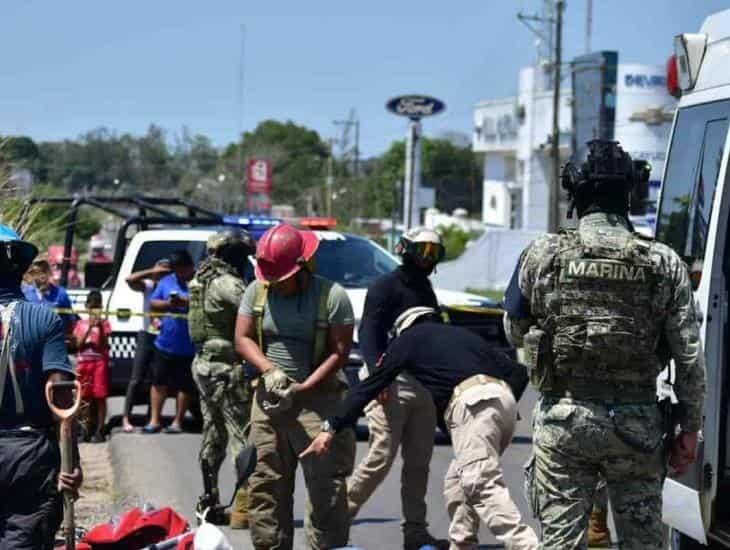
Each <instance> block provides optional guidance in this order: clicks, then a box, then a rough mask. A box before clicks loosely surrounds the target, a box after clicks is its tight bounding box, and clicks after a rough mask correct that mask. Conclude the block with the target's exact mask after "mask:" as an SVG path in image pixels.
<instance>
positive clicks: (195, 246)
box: [61, 196, 514, 395]
mask: <svg viewBox="0 0 730 550" xmlns="http://www.w3.org/2000/svg"><path fill="white" fill-rule="evenodd" d="M65 200H70V199H65ZM115 200H127V201H129V202H128V203H127V204H128V205H132V206H134V207H135V208H141V209H143V212H142V215H137V216H134V215H130V214H125V221H124V223H123V224H122V227H121V229H120V230H119V234H118V237H117V242H116V247H115V261H114V263H113V264H112V266H110V274H109V276H108V277H107V278H106V280H104V282H103V284H101V285H100V286H101V291H102V296H103V298H104V304H105V307H106V309H108V310H109V312H110V315H109V320H110V323H111V325H112V335H111V337H110V348H111V392H112V395H123V394H124V392H125V390H126V385H127V381H128V380H129V375H130V372H131V364H132V359H133V357H134V352H135V342H136V334H137V332H138V331H139V330H141V329H142V317H141V316H139V315H138V314H139V313H141V312H142V295H141V294H140V293H138V292H134V291H133V290H131V289H130V288H129V287H128V286H127V284H126V282H125V278H126V277H127V276H128V275H129V274H130V273H133V272H135V271H139V270H142V269H146V268H149V267H151V266H152V265H153V264H154V263H155V261H157V260H158V259H160V258H164V257H167V256H169V255H170V253H171V252H172V251H174V250H179V249H184V250H187V251H188V252H189V253H190V254H191V256H192V257H193V259H194V260H195V261H196V263H198V262H200V261H202V260H203V259H204V257H205V255H206V246H205V243H206V241H207V239H208V237H209V236H210V235H211V234H212V233H214V232H215V231H217V230H218V229H219V228H220V227H221V226H224V225H229V226H237V227H242V228H244V229H246V230H248V231H249V232H250V233H251V234H252V235H253V236H254V238H258V237H260V236H261V235H262V234H263V232H264V231H266V230H267V229H269V228H270V227H272V226H273V225H275V224H277V223H280V220H276V219H271V218H261V217H249V216H240V217H239V216H223V215H219V214H216V213H212V212H208V211H205V210H203V209H198V207H196V206H195V205H191V204H189V203H185V202H182V201H177V200H174V199H155V198H153V197H144V196H140V197H129V198H127V199H119V198H115ZM160 200H164V201H165V204H164V205H162V206H161V205H160V204H159V202H158V201H160ZM76 201H77V202H76V204H75V206H74V202H73V201H72V202H71V203H70V204H71V205H72V206H71V208H72V209H73V208H79V207H81V206H84V205H90V206H92V207H97V208H98V207H99V205H100V204H101V205H105V204H106V199H105V198H102V197H84V198H80V199H79V198H77V199H76ZM140 205H142V206H140ZM150 205H152V206H155V207H156V210H157V212H156V214H157V215H156V216H155V217H149V216H147V212H146V211H149V210H151V208H150ZM171 206H176V207H183V208H187V209H189V212H188V215H187V216H185V217H183V216H182V215H179V216H178V215H168V214H169V212H167V211H166V210H165V212H164V213H163V212H160V210H162V208H165V209H167V208H169V207H171ZM104 210H105V211H109V209H108V208H104ZM114 210H117V208H114ZM193 212H194V213H195V214H196V215H190V213H193ZM112 213H114V214H118V215H119V214H121V212H116V211H115V212H112ZM302 221H303V222H304V224H303V225H304V226H306V227H310V228H312V229H313V230H314V231H315V233H316V234H317V236H318V237H319V238H320V241H321V242H320V247H319V250H318V251H317V255H316V258H315V259H316V265H317V269H318V273H319V274H320V275H322V276H323V277H326V278H328V279H331V280H333V281H336V282H338V283H340V284H341V285H342V286H343V287H344V288H345V289H346V291H347V293H348V296H349V297H350V300H351V301H352V304H353V308H354V310H355V317H356V322H359V320H360V317H361V315H362V311H363V306H364V302H365V294H366V292H367V287H368V286H369V285H370V283H372V282H373V281H374V280H375V279H376V278H378V277H379V276H381V275H383V274H385V273H388V272H390V271H392V270H394V269H395V268H396V267H397V266H398V260H397V259H396V258H395V257H394V256H393V255H391V254H390V253H389V252H387V251H386V250H385V249H383V248H382V247H381V246H379V245H378V244H377V243H375V242H373V241H372V240H369V239H366V238H363V237H360V236H357V235H352V234H349V233H341V232H339V231H335V230H334V229H331V228H328V227H330V226H332V225H333V223H334V222H332V221H331V220H322V219H312V218H310V219H306V220H302ZM133 226H135V227H136V229H137V231H136V232H135V233H134V235H133V236H132V237H131V238H128V237H127V233H128V232H129V229H130V228H131V227H133ZM69 231H72V228H71V229H69ZM72 244H73V236H72V235H71V236H69V235H67V239H66V245H67V246H69V249H70V246H71V245H72ZM252 262H253V259H252ZM252 274H253V269H252V270H251V276H252ZM63 277H64V273H63V268H62V275H61V283H62V284H63ZM97 280H98V278H97ZM87 292H88V289H83V288H80V289H69V295H70V297H71V300H72V303H73V304H74V309H78V310H82V309H83V307H84V303H85V297H86V293H87ZM435 292H436V295H437V298H438V300H439V302H440V303H441V304H442V306H443V307H444V310H445V311H446V312H447V314H448V315H449V318H450V320H451V322H453V323H455V324H461V325H464V326H467V327H469V328H470V329H471V330H474V331H475V332H477V333H479V334H480V335H481V336H482V337H484V338H485V339H487V340H489V341H490V342H492V343H493V344H494V346H495V347H496V348H500V349H503V350H504V351H506V352H508V353H514V350H512V349H511V348H510V347H509V344H508V343H507V340H506V338H505V335H504V330H503V328H502V321H501V318H502V310H501V309H500V308H499V307H498V305H497V304H496V303H494V302H493V301H491V300H489V299H487V298H483V297H481V296H477V295H474V294H466V293H462V292H454V291H450V290H443V289H438V288H437V289H435ZM362 364H363V361H362V356H361V354H360V350H359V345H358V338H357V331H356V333H355V338H354V345H353V347H352V351H351V353H350V360H349V362H348V365H347V367H346V369H345V373H346V374H347V378H348V381H350V383H351V384H353V383H356V382H357V371H358V369H359V368H360V367H361V366H362Z"/></svg>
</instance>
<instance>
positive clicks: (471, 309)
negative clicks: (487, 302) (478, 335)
mask: <svg viewBox="0 0 730 550" xmlns="http://www.w3.org/2000/svg"><path fill="white" fill-rule="evenodd" d="M446 309H447V310H453V311H463V312H464V313H481V314H484V315H490V314H491V315H502V314H503V313H504V310H503V309H502V308H498V307H481V306H446Z"/></svg>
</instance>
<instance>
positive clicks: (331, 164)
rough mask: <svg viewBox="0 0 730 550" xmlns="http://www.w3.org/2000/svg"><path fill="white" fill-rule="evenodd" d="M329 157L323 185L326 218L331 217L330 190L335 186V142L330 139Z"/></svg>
mask: <svg viewBox="0 0 730 550" xmlns="http://www.w3.org/2000/svg"><path fill="white" fill-rule="evenodd" d="M329 144H330V156H329V158H328V159H327V180H326V185H325V193H326V194H327V196H326V197H325V205H326V208H327V217H328V218H331V217H332V190H333V188H334V184H335V151H334V148H335V140H334V139H330V140H329Z"/></svg>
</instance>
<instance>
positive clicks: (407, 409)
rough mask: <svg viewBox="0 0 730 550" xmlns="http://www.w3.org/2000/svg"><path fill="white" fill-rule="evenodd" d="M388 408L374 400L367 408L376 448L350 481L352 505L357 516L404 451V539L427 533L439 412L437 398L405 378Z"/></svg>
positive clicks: (401, 378) (395, 387)
mask: <svg viewBox="0 0 730 550" xmlns="http://www.w3.org/2000/svg"><path fill="white" fill-rule="evenodd" d="M390 391H391V394H390V398H389V399H388V401H386V403H385V404H384V405H382V404H380V403H379V402H378V401H372V402H371V403H370V404H369V405H368V406H367V407H366V409H365V415H366V416H367V419H368V426H369V429H370V448H369V449H368V454H367V456H366V457H365V458H364V459H363V461H362V462H361V463H360V464H358V466H357V468H356V469H355V472H354V473H353V474H352V477H351V478H350V479H349V480H348V482H347V485H348V491H347V492H348V506H349V509H350V513H351V514H352V517H355V516H356V515H357V513H358V511H359V510H360V507H361V506H362V505H363V504H364V503H365V501H367V499H368V498H370V496H371V495H372V494H373V492H375V489H376V488H377V487H378V485H380V483H382V481H383V480H384V479H385V477H386V476H387V475H388V472H389V471H390V467H391V466H392V465H393V460H395V457H396V454H397V453H398V447H400V448H401V455H402V457H403V471H402V473H401V505H402V507H403V523H402V525H403V535H404V537H405V539H406V540H408V539H409V538H418V537H422V536H423V535H424V534H425V533H426V527H427V523H426V489H427V487H428V470H429V464H430V462H431V455H432V454H433V438H434V431H435V430H436V408H435V406H434V404H433V399H432V398H431V394H430V393H429V392H428V390H426V389H425V388H424V387H423V386H422V385H421V384H420V383H419V382H418V381H416V380H415V379H414V378H412V377H410V376H407V375H401V376H399V377H398V381H397V382H396V383H395V384H393V385H392V386H391V389H390Z"/></svg>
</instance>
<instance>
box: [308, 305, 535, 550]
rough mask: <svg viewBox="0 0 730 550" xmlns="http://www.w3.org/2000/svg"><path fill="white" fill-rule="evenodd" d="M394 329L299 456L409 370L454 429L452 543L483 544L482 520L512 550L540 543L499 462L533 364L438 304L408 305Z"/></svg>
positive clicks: (316, 450)
mask: <svg viewBox="0 0 730 550" xmlns="http://www.w3.org/2000/svg"><path fill="white" fill-rule="evenodd" d="M394 329H395V333H396V338H395V340H393V342H392V343H391V344H390V346H389V347H388V349H387V351H386V352H385V354H384V355H383V357H382V358H381V360H380V362H379V366H378V367H377V368H376V369H374V372H373V374H371V376H370V377H369V378H367V379H366V380H364V381H363V382H362V383H361V384H360V385H359V386H358V387H357V388H355V389H354V390H353V391H352V392H350V394H349V395H348V397H347V399H346V401H345V402H344V403H343V405H342V406H341V408H340V411H339V413H338V414H337V415H335V416H331V417H330V418H328V419H326V420H325V421H324V422H323V423H322V431H321V433H320V434H319V435H318V436H317V437H316V438H315V439H314V440H313V441H312V443H311V444H310V446H309V447H308V448H307V449H305V450H304V451H303V452H302V453H301V455H300V457H304V456H307V455H309V454H316V455H324V454H326V453H327V452H328V451H329V448H330V445H331V443H332V440H333V438H334V434H336V433H337V432H338V431H339V430H341V429H344V428H346V427H347V426H349V425H350V424H352V423H353V422H354V421H355V420H356V419H357V417H358V416H359V415H360V412H361V411H362V409H363V407H364V406H365V405H366V404H367V403H368V402H369V401H371V400H372V399H374V398H375V396H377V395H378V394H379V393H380V392H381V391H382V390H383V389H385V388H386V387H387V386H388V385H389V384H391V383H392V382H393V380H395V378H396V377H397V376H398V374H400V373H401V372H407V373H408V374H410V375H411V376H412V377H413V378H415V379H416V380H418V381H419V382H420V383H421V384H422V385H423V386H424V387H425V388H426V389H427V390H428V391H429V393H430V394H431V396H432V397H433V400H434V403H435V405H436V409H437V411H438V413H439V415H441V416H442V417H443V419H444V421H445V423H446V427H447V428H448V430H449V433H450V434H451V438H452V442H453V448H454V454H455V457H454V459H453V460H452V462H451V465H450V467H449V470H448V472H447V474H446V479H445V482H444V496H445V498H446V503H447V506H448V510H449V516H450V518H451V524H450V526H449V540H450V542H451V548H452V549H475V548H477V545H478V540H477V533H478V528H479V521H480V520H481V521H483V522H484V523H485V524H486V525H487V527H489V529H490V530H491V531H492V533H493V534H494V536H495V537H497V539H498V540H499V541H500V542H502V543H503V544H504V545H505V548H507V549H508V550H512V549H514V550H523V549H526V550H534V549H536V548H537V547H538V541H537V536H536V535H535V533H534V531H533V530H532V529H531V528H530V527H529V526H527V525H526V524H524V523H523V522H522V517H521V516H520V512H519V510H518V509H517V506H516V505H515V504H514V502H513V501H512V498H511V497H510V494H509V491H508V490H507V487H506V486H505V484H504V479H503V477H502V469H501V466H500V462H499V459H500V456H501V455H502V453H503V452H504V450H505V449H506V448H507V446H508V445H509V443H510V441H511V440H512V434H513V432H514V429H515V423H516V422H517V404H516V402H517V400H519V398H520V397H521V396H522V392H523V391H524V390H525V387H526V386H527V380H528V376H527V370H526V369H525V367H524V366H522V365H520V364H519V363H517V362H515V361H512V360H511V359H509V358H508V357H507V356H506V355H503V354H500V353H497V352H494V351H493V350H491V349H490V348H489V346H488V345H487V344H486V343H485V342H484V341H483V340H482V339H481V338H480V337H479V336H478V335H476V334H474V333H472V332H470V331H468V330H467V329H464V328H461V327H454V326H449V325H443V324H442V323H441V318H440V317H439V315H438V314H437V313H436V311H435V310H434V309H433V308H429V307H415V308H411V309H408V310H406V311H405V312H404V313H402V314H401V315H400V316H399V317H398V319H396V322H395V325H394Z"/></svg>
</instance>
